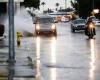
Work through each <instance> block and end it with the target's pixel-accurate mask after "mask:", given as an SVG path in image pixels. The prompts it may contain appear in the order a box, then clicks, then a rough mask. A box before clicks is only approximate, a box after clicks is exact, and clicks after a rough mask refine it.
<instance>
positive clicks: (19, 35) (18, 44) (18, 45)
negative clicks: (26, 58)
mask: <svg viewBox="0 0 100 80" xmlns="http://www.w3.org/2000/svg"><path fill="white" fill-rule="evenodd" d="M20 37H21V33H20V32H17V47H18V48H19V47H20V43H21V40H20Z"/></svg>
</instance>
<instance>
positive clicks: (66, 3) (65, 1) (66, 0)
mask: <svg viewBox="0 0 100 80" xmlns="http://www.w3.org/2000/svg"><path fill="white" fill-rule="evenodd" d="M66 8H67V0H65V9H66Z"/></svg>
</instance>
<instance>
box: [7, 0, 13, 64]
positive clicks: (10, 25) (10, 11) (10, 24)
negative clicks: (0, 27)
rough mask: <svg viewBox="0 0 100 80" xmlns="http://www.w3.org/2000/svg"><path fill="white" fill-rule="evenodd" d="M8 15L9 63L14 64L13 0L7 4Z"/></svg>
mask: <svg viewBox="0 0 100 80" xmlns="http://www.w3.org/2000/svg"><path fill="white" fill-rule="evenodd" d="M8 15H9V58H8V62H9V63H14V62H15V46H14V44H15V43H14V0H9V2H8Z"/></svg>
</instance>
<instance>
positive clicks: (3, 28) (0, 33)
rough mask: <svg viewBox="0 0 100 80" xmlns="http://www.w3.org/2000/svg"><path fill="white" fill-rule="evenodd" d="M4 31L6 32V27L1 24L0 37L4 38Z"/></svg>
mask: <svg viewBox="0 0 100 80" xmlns="http://www.w3.org/2000/svg"><path fill="white" fill-rule="evenodd" d="M4 31H5V27H4V25H3V24H0V37H2V36H3V34H4Z"/></svg>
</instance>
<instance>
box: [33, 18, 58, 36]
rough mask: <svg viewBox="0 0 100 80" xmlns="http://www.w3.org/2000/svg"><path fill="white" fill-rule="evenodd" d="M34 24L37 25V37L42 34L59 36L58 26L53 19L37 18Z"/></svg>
mask: <svg viewBox="0 0 100 80" xmlns="http://www.w3.org/2000/svg"><path fill="white" fill-rule="evenodd" d="M34 24H35V32H36V35H40V34H42V33H45V34H48V33H52V34H53V35H55V36H56V35H57V31H56V25H55V22H54V18H53V17H50V16H40V17H36V21H35V23H34Z"/></svg>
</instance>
